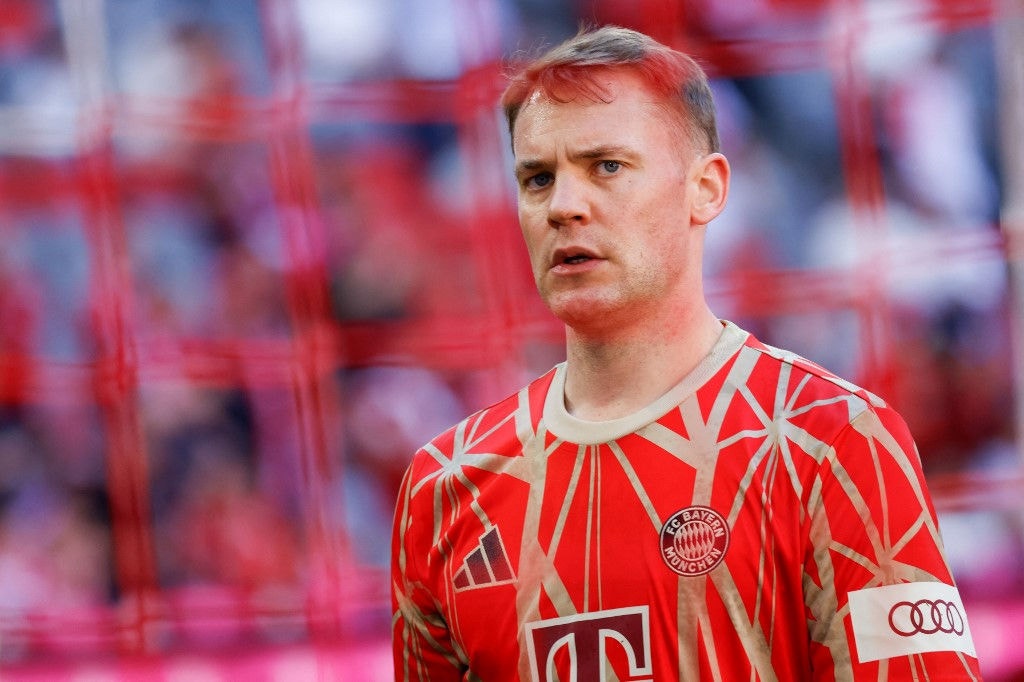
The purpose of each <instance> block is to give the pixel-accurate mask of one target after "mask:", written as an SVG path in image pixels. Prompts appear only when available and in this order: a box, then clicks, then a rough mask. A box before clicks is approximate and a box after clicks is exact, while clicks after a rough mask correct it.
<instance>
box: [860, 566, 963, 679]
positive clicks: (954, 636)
mask: <svg viewBox="0 0 1024 682" xmlns="http://www.w3.org/2000/svg"><path fill="white" fill-rule="evenodd" d="M848 596H849V600H850V618H851V620H852V621H853V636H854V640H855V642H856V644H857V658H858V659H859V660H860V662H861V663H866V662H868V661H877V660H880V659H883V658H893V657H894V656H907V655H909V654H923V653H927V652H929V651H960V652H963V653H965V654H970V655H971V656H977V654H976V653H975V651H974V640H973V639H971V628H970V627H969V626H968V625H967V614H966V611H965V610H964V603H963V601H962V600H961V599H960V593H959V592H958V591H957V589H956V588H955V587H952V586H950V585H946V584H944V583H905V584H902V585H886V586H884V587H872V588H869V589H866V590H857V591H856V592H850V594H849V595H848Z"/></svg>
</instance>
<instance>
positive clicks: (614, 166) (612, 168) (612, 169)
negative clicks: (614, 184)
mask: <svg viewBox="0 0 1024 682" xmlns="http://www.w3.org/2000/svg"><path fill="white" fill-rule="evenodd" d="M599 165H600V167H601V170H602V171H603V172H605V173H609V174H614V173H618V172H619V169H620V168H622V164H621V163H619V162H618V161H602V162H601V163H600V164H599Z"/></svg>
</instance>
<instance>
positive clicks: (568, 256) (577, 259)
mask: <svg viewBox="0 0 1024 682" xmlns="http://www.w3.org/2000/svg"><path fill="white" fill-rule="evenodd" d="M595 260H601V257H600V256H598V255H597V254H596V253H594V252H593V251H590V250H588V249H584V248H581V247H568V248H564V249H557V250H556V251H555V252H554V254H552V256H551V267H552V268H555V267H558V266H567V267H571V266H574V265H582V264H583V263H587V262H589V261H595Z"/></svg>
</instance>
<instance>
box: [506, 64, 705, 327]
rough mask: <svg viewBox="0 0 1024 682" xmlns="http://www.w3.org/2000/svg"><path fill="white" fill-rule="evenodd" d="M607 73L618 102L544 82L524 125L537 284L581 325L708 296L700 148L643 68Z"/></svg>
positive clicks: (518, 152)
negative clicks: (703, 287)
mask: <svg viewBox="0 0 1024 682" xmlns="http://www.w3.org/2000/svg"><path fill="white" fill-rule="evenodd" d="M598 78H600V79H601V81H600V82H601V83H602V84H603V85H606V86H607V89H608V92H609V94H610V95H611V97H612V99H611V101H609V102H593V101H590V100H589V99H587V98H584V97H579V98H577V99H576V100H575V101H572V102H565V103H563V102H558V101H555V100H553V99H550V98H549V97H547V96H545V95H544V94H542V93H535V94H534V95H533V96H532V97H531V98H530V99H529V100H528V101H527V102H526V104H524V106H523V107H522V109H521V111H520V113H519V117H518V119H517V120H516V124H515V129H514V131H513V148H514V150H515V160H516V180H517V184H518V187H519V222H520V225H521V227H522V230H523V236H524V238H525V241H526V246H527V249H528V251H529V253H530V261H531V265H532V267H533V274H534V278H535V280H536V283H537V288H538V290H539V291H540V295H541V297H542V298H543V300H544V302H545V303H546V304H547V305H548V307H549V308H550V309H551V311H552V312H553V313H554V314H555V315H556V316H558V317H559V318H560V319H561V320H562V321H564V322H565V323H566V324H568V325H570V326H572V327H577V328H580V329H583V328H593V329H596V328H598V327H601V326H607V325H621V324H623V323H625V322H627V321H635V320H636V319H639V318H643V317H644V316H646V315H647V314H648V313H650V312H652V311H654V310H658V309H662V308H663V307H664V306H665V305H670V306H672V305H678V304H679V302H680V300H685V298H686V297H687V296H691V297H692V296H700V295H701V294H700V288H699V278H700V272H699V267H694V266H693V263H694V258H693V254H694V249H697V252H696V253H697V256H698V258H697V260H698V261H699V249H700V244H699V241H700V235H698V234H696V233H697V232H698V231H697V230H694V229H691V221H690V205H691V204H692V202H693V199H694V193H695V192H696V182H695V180H694V178H693V177H692V172H691V169H692V167H693V161H694V160H695V159H697V157H698V155H697V153H696V152H695V151H694V150H693V149H692V147H691V145H690V144H688V142H687V141H686V138H685V135H684V133H683V131H682V125H681V122H680V121H679V119H678V118H677V116H676V115H675V114H674V113H673V112H672V111H671V110H669V109H668V108H667V107H666V106H664V105H662V104H659V103H657V102H656V98H655V96H654V95H652V94H651V93H650V92H649V91H648V90H647V89H646V88H645V87H644V86H643V83H642V81H640V80H639V79H638V77H637V76H635V75H633V74H632V73H629V72H622V71H610V70H609V71H603V72H601V73H600V74H599V75H598ZM680 297H682V299H680ZM595 325H596V326H595Z"/></svg>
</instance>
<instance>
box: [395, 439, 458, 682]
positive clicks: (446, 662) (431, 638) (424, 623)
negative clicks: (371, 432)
mask: <svg viewBox="0 0 1024 682" xmlns="http://www.w3.org/2000/svg"><path fill="white" fill-rule="evenodd" d="M417 470H418V466H417V460H416V459H414V460H413V464H412V465H411V466H410V467H409V469H408V470H407V471H406V473H405V477H404V478H403V480H402V485H401V488H400V491H399V494H398V500H397V503H396V506H395V519H394V525H393V530H392V538H391V607H392V654H393V658H394V665H395V680H396V681H403V682H406V681H407V682H413V681H416V682H420V681H425V680H430V682H448V681H453V682H454V681H457V680H462V679H463V673H462V666H461V665H460V663H459V659H458V657H457V655H456V652H455V648H454V645H453V642H452V639H451V637H450V634H449V630H448V626H447V623H446V622H445V620H444V617H443V616H442V614H441V610H440V599H439V597H438V596H437V595H435V594H434V592H433V590H432V589H431V584H432V581H431V580H430V577H429V575H428V574H427V573H426V572H425V570H424V563H425V560H426V558H427V556H428V554H429V552H430V547H431V545H432V536H433V528H432V525H433V522H432V520H433V513H432V510H430V509H427V508H422V502H421V500H422V499H424V498H428V497H429V494H423V491H420V495H419V496H418V497H417V496H415V495H414V494H413V493H414V490H415V489H416V485H417V483H418V481H417V475H416V472H417Z"/></svg>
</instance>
